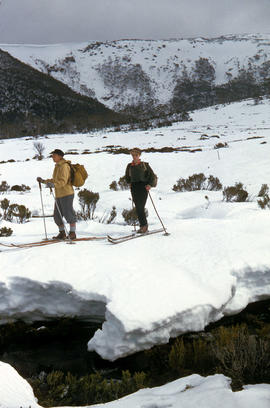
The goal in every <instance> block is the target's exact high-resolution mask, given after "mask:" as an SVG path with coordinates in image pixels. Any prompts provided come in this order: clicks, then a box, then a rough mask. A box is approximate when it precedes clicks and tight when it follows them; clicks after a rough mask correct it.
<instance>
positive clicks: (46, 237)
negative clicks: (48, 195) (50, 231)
mask: <svg viewBox="0 0 270 408" xmlns="http://www.w3.org/2000/svg"><path fill="white" fill-rule="evenodd" d="M38 184H39V192H40V200H41V207H42V215H43V224H44V230H45V239H46V240H47V239H48V236H47V230H46V222H45V213H44V205H43V198H42V190H41V182H40V181H39V182H38Z"/></svg>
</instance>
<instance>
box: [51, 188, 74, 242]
mask: <svg viewBox="0 0 270 408" xmlns="http://www.w3.org/2000/svg"><path fill="white" fill-rule="evenodd" d="M50 192H51V194H52V195H53V198H54V202H55V206H56V208H57V211H58V213H59V215H60V218H61V220H62V224H63V226H64V230H65V233H66V236H67V237H68V242H67V243H68V244H75V242H73V241H72V239H71V238H70V236H69V234H68V232H67V228H66V225H65V223H64V219H63V216H62V214H61V211H60V208H59V205H58V202H57V200H56V198H55V195H54V193H53V189H52V188H51V187H50Z"/></svg>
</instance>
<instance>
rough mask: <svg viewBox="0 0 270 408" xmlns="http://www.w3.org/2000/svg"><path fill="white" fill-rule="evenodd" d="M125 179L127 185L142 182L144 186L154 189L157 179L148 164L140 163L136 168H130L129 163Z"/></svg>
mask: <svg viewBox="0 0 270 408" xmlns="http://www.w3.org/2000/svg"><path fill="white" fill-rule="evenodd" d="M125 179H126V182H127V183H128V184H130V183H138V182H143V183H145V185H146V184H149V185H150V186H152V187H155V186H156V180H157V177H156V175H155V173H154V172H153V170H152V169H151V167H150V166H149V164H148V163H146V162H141V163H140V164H137V165H136V166H132V165H131V163H129V164H128V165H127V168H126V173H125Z"/></svg>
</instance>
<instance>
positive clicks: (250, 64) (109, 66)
mask: <svg viewBox="0 0 270 408" xmlns="http://www.w3.org/2000/svg"><path fill="white" fill-rule="evenodd" d="M0 48H2V49H5V50H6V51H8V52H10V53H11V55H13V56H15V57H16V58H18V59H20V60H22V61H23V62H25V63H27V64H29V65H31V66H33V67H35V68H36V69H38V70H40V71H41V72H43V73H46V74H49V75H51V76H53V77H54V78H56V79H58V80H60V81H62V82H64V83H65V84H66V85H68V86H69V87H70V88H72V89H73V90H74V91H76V92H78V93H81V94H83V95H86V96H89V97H92V98H96V99H97V100H98V101H100V102H101V103H103V104H104V105H106V106H107V107H108V108H110V109H113V110H115V111H117V112H128V113H132V112H134V113H135V114H136V113H137V112H138V113H139V114H142V113H143V112H144V113H145V112H147V114H148V115H149V114H151V113H153V112H154V111H155V114H156V113H161V112H165V113H175V112H179V111H187V110H192V109H196V108H201V107H204V106H209V105H213V104H217V103H226V102H228V101H230V100H231V98H233V100H240V99H244V98H246V97H258V96H261V95H264V94H268V93H269V89H270V86H269V78H270V34H242V35H225V36H220V37H215V38H204V37H196V38H187V39H169V40H142V39H134V40H130V39H123V40H113V41H105V42H100V41H90V42H82V43H66V44H54V45H1V44H0ZM243 82H244V84H243ZM183 84H184V89H183ZM239 84H240V85H239ZM232 85H233V88H234V89H233V90H231V89H229V88H232ZM243 85H245V89H244V90H242V87H243Z"/></svg>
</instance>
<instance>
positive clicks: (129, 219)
mask: <svg viewBox="0 0 270 408" xmlns="http://www.w3.org/2000/svg"><path fill="white" fill-rule="evenodd" d="M122 217H123V218H124V220H125V222H126V224H128V225H138V224H139V220H138V217H137V212H136V208H135V207H134V208H132V209H131V210H127V209H124V210H123V211H122Z"/></svg>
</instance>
